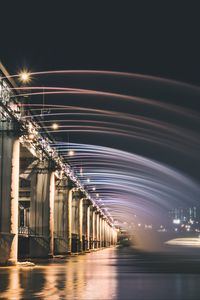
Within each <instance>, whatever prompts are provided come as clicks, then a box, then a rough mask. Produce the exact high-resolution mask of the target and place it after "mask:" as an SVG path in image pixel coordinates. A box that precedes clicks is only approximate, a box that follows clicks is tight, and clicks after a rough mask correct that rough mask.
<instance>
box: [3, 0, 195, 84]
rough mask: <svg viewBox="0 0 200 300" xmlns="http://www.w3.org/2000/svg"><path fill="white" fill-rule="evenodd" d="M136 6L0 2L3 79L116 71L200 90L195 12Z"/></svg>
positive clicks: (188, 8)
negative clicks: (19, 74)
mask: <svg viewBox="0 0 200 300" xmlns="http://www.w3.org/2000/svg"><path fill="white" fill-rule="evenodd" d="M70 2H71V3H70ZM69 3H70V4H69ZM108 3H109V4H108ZM139 3H140V5H139V4H138V1H126V2H125V3H122V2H118V3H117V1H103V2H102V1H101V3H100V2H97V1H95V2H94V1H84V2H82V1H73V4H72V1H58V2H55V1H12V2H11V1H3V3H1V47H0V57H1V60H2V62H3V63H4V64H5V65H6V66H7V68H8V69H9V71H10V73H15V72H16V71H17V70H18V69H21V67H22V66H23V65H25V66H28V67H30V69H31V70H37V71H38V70H46V69H48V70H52V69H101V70H102V69H103V70H118V71H119V70H121V71H129V72H134V73H143V74H150V75H156V76H162V77H166V78H173V79H178V80H182V81H185V82H190V83H195V84H199V69H200V57H199V53H200V43H199V25H200V21H199V16H198V9H197V7H195V5H194V4H193V5H184V4H183V3H182V2H177V4H176V5H175V4H174V3H173V4H172V3H171V5H169V4H168V5H166V3H162V4H161V3H159V1H155V2H154V1H153V3H152V1H151V3H150V1H140V2H139Z"/></svg>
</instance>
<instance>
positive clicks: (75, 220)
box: [72, 190, 83, 252]
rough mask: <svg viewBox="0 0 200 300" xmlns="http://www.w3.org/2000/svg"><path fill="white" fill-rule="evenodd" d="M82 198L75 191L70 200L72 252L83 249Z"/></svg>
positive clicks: (78, 192)
mask: <svg viewBox="0 0 200 300" xmlns="http://www.w3.org/2000/svg"><path fill="white" fill-rule="evenodd" d="M82 241H83V196H82V194H81V192H80V191H78V190H75V191H74V193H73V198H72V252H81V251H82V249H83V243H82Z"/></svg>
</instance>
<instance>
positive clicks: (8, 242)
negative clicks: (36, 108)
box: [0, 123, 20, 264]
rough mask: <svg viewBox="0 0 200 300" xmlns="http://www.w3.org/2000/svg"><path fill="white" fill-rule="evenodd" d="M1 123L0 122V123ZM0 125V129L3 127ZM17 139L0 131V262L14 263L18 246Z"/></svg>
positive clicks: (9, 133) (10, 133)
mask: <svg viewBox="0 0 200 300" xmlns="http://www.w3.org/2000/svg"><path fill="white" fill-rule="evenodd" d="M1 125H2V123H1ZM1 125H0V129H3V128H2V127H1ZM19 153H20V144H19V139H18V137H16V136H15V135H14V134H13V133H12V132H9V131H8V132H6V131H4V130H1V131H0V158H1V159H0V264H16V263H17V252H18V251H17V248H18V197H19Z"/></svg>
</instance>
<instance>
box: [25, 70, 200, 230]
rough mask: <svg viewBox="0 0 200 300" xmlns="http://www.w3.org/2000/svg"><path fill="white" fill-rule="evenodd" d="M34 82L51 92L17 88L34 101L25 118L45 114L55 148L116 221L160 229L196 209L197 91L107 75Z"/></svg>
mask: <svg viewBox="0 0 200 300" xmlns="http://www.w3.org/2000/svg"><path fill="white" fill-rule="evenodd" d="M30 76H31V78H32V79H33V82H34V77H37V80H39V79H40V78H41V76H42V78H45V80H46V81H45V82H46V86H44V85H42V87H41V86H40V85H37V86H30V85H29V86H24V87H20V88H19V95H24V96H25V95H26V96H30V99H31V102H30V101H29V104H26V102H25V103H24V104H22V105H24V106H26V105H28V106H29V107H30V108H31V110H32V115H27V116H25V118H27V119H28V118H34V117H35V118H37V119H40V112H41V108H44V107H45V109H47V110H48V114H45V115H43V118H42V124H43V126H44V128H45V130H47V131H48V132H49V134H50V135H51V136H52V137H53V146H54V147H55V148H56V149H57V150H58V151H59V153H60V154H61V155H62V156H63V157H64V158H65V159H66V161H68V162H69V163H70V164H71V165H72V167H73V168H74V171H75V172H76V174H77V176H78V177H79V179H80V181H81V182H82V184H84V186H85V188H86V189H87V190H88V192H90V193H91V194H92V196H93V197H94V198H95V199H96V202H97V203H98V204H99V206H100V207H101V209H102V210H104V211H105V212H106V213H107V214H108V215H109V216H110V218H111V219H112V220H113V222H114V223H116V224H119V225H120V226H125V227H127V226H128V227H129V226H132V227H133V228H134V226H135V227H137V228H138V227H143V228H148V229H150V228H152V226H154V225H153V224H157V225H155V226H160V225H161V226H162V227H158V228H160V229H161V230H162V228H163V227H164V225H163V224H162V223H164V222H165V219H166V220H167V216H168V211H169V210H170V209H173V208H176V207H190V206H194V205H195V206H198V205H199V195H200V188H199V184H198V183H199V179H200V177H199V174H198V173H199V172H198V169H199V167H200V159H199V151H200V137H199V128H200V117H199V112H198V110H199V104H198V102H199V96H200V89H199V88H197V87H194V86H190V85H187V84H184V83H179V82H175V81H171V80H165V79H162V78H155V77H150V76H144V75H138V74H129V73H119V72H107V71H49V72H37V73H30ZM49 76H51V80H52V76H53V78H54V82H55V84H54V86H52V85H51V86H49V85H48V80H49ZM51 82H52V81H51ZM44 95H45V105H44V103H43V102H42V97H43V96H44ZM25 99H26V98H25ZM41 134H42V132H41ZM67 136H70V143H69V141H68V138H67ZM69 151H71V152H69ZM72 152H73V155H70V153H71V154H72ZM145 226H146V227H145Z"/></svg>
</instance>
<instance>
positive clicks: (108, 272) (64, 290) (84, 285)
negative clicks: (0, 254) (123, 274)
mask: <svg viewBox="0 0 200 300" xmlns="http://www.w3.org/2000/svg"><path fill="white" fill-rule="evenodd" d="M111 262H112V264H111ZM116 293H117V277H116V252H115V251H113V250H112V249H106V250H104V251H99V252H96V253H90V254H87V255H81V256H74V257H70V258H68V259H54V260H52V261H49V262H45V261H43V262H41V261H40V262H37V265H36V266H35V267H19V266H18V267H9V268H1V269H0V299H15V300H18V299H50V300H51V299H52V300H56V299H92V300H95V299H102V300H103V299H105V300H107V299H115V296H116Z"/></svg>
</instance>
